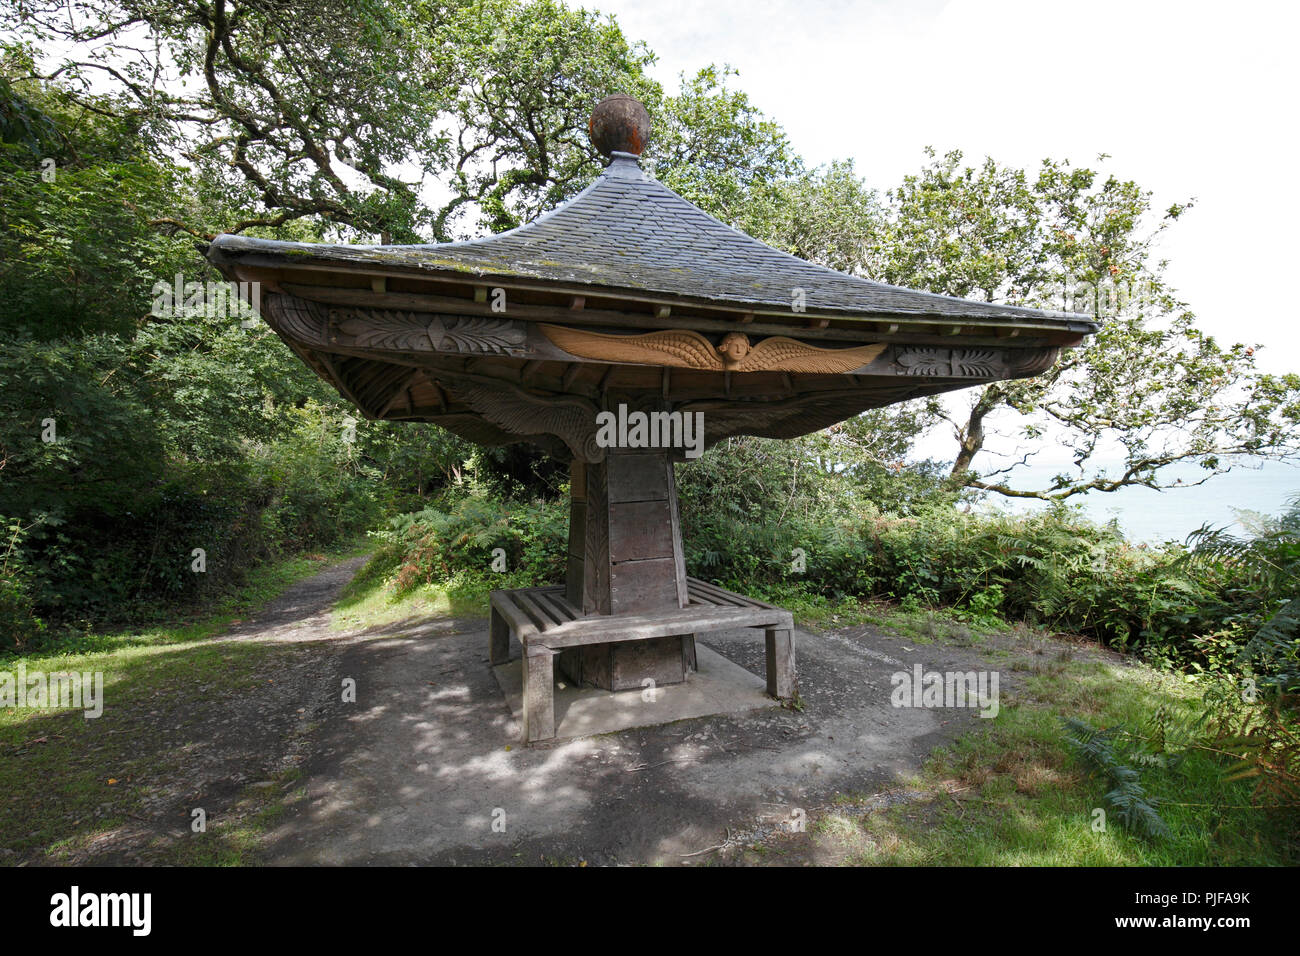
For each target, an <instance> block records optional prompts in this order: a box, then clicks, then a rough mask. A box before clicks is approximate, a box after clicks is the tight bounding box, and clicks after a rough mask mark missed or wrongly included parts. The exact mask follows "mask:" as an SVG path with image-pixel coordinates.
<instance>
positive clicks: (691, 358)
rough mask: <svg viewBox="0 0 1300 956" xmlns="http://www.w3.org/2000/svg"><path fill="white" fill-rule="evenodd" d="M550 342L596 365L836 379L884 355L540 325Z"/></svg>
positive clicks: (735, 338) (868, 348) (675, 332)
mask: <svg viewBox="0 0 1300 956" xmlns="http://www.w3.org/2000/svg"><path fill="white" fill-rule="evenodd" d="M540 328H541V330H542V333H543V334H544V335H545V336H546V337H547V338H548V339H550V340H551V342H552V343H553V344H554V345H556V346H558V347H559V348H562V349H564V351H566V352H568V353H569V354H570V355H574V356H577V357H579V358H586V359H595V360H597V361H602V362H618V363H626V364H633V365H666V366H670V367H673V368H693V369H703V370H706V371H717V372H722V371H732V372H766V371H781V372H804V373H809V374H825V375H838V374H842V373H844V372H851V371H852V370H853V369H856V368H861V367H862V366H864V365H866V364H868V363H869V362H871V361H872V360H874V359H875V358H876V356H878V355H879V354H880V353H881V352H883V351H884V350H885V346H884V345H859V346H857V347H855V348H847V349H823V348H818V347H817V346H814V345H806V344H804V343H803V342H797V341H795V340H794V339H788V338H785V337H783V336H772V337H770V338H766V339H763V340H762V341H760V342H758V343H757V344H751V343H750V341H749V337H748V336H747V335H745V334H744V333H742V332H729V333H727V335H725V336H723V338H722V342H721V343H720V344H719V345H716V346H715V345H713V344H712V343H711V342H710V341H709V340H708V339H706V338H705V337H704V336H703V335H701V334H700V333H699V332H695V331H692V330H690V329H668V330H664V331H660V332H647V333H645V334H643V335H607V334H605V333H602V332H590V331H588V330H586V329H573V328H568V327H566V326H561V325H546V324H542V325H541V326H540Z"/></svg>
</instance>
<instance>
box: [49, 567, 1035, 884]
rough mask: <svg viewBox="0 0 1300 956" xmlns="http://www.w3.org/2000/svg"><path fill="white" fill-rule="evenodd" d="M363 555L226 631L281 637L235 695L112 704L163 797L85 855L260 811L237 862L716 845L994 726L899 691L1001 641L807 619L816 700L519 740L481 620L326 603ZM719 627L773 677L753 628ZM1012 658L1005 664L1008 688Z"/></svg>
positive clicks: (161, 849) (743, 659) (218, 843)
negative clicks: (935, 637) (361, 610)
mask: <svg viewBox="0 0 1300 956" xmlns="http://www.w3.org/2000/svg"><path fill="white" fill-rule="evenodd" d="M361 561H362V559H355V560H353V561H349V562H345V563H343V564H340V565H336V566H334V567H332V568H330V569H328V570H326V571H324V572H322V573H321V574H319V575H317V576H315V577H313V578H311V579H309V580H305V581H302V582H300V583H299V584H297V585H295V586H293V587H292V588H291V589H290V590H289V591H288V592H287V593H285V594H284V595H283V596H282V597H281V598H279V599H278V600H276V601H274V602H272V603H271V604H270V605H269V606H267V607H266V608H265V609H264V610H263V611H262V612H261V613H259V614H257V615H255V616H253V617H251V618H250V619H248V620H247V621H244V622H242V623H241V624H239V625H238V626H236V627H235V628H233V629H232V630H231V631H229V632H228V633H227V634H225V635H223V636H222V637H220V638H217V639H216V642H217V643H219V644H222V645H223V646H224V647H228V648H230V649H231V651H232V653H233V651H234V650H235V649H238V648H239V647H241V646H243V645H246V644H248V643H249V642H252V643H254V644H256V645H259V646H260V647H261V648H266V649H268V653H267V654H266V656H265V659H264V660H263V661H260V663H259V668H260V670H259V673H258V674H257V676H256V679H255V680H254V681H252V682H251V683H250V682H246V684H245V689H244V690H243V691H241V692H240V693H237V694H228V693H222V692H221V688H220V687H215V688H209V690H210V691H211V693H210V694H208V695H207V696H201V697H199V698H198V699H195V700H191V701H187V702H185V703H184V704H183V705H182V706H181V708H180V709H179V710H175V709H172V710H168V711H166V712H155V713H152V714H147V713H134V714H130V715H121V714H119V715H118V716H117V718H116V719H117V720H118V722H119V725H118V726H117V727H116V728H115V732H133V733H135V734H137V735H138V738H137V739H138V740H139V746H140V747H145V748H152V749H154V750H156V752H157V759H156V760H151V761H150V763H151V764H153V765H155V767H156V770H155V771H154V772H153V774H152V777H150V776H149V775H148V774H146V775H145V776H146V779H142V780H139V781H137V784H138V786H140V788H141V790H142V792H144V793H146V794H148V798H147V799H146V800H145V802H144V804H143V806H142V808H141V809H140V811H139V812H137V813H135V814H134V815H133V817H132V819H131V821H130V822H129V823H128V824H127V825H125V826H123V827H120V828H118V829H116V830H115V831H113V832H112V833H111V834H107V835H105V836H104V837H103V838H101V839H100V840H98V841H96V843H94V844H92V845H90V846H88V847H86V848H84V850H82V851H79V852H78V853H76V854H75V856H74V857H73V858H72V860H71V862H100V863H132V862H146V863H147V862H155V861H158V860H165V859H178V860H179V861H180V862H191V861H193V862H209V861H212V860H213V859H220V858H221V857H222V852H223V850H229V851H230V852H235V850H236V849H237V848H236V847H235V846H234V845H233V844H234V842H235V841H237V840H238V839H239V837H238V833H239V831H240V828H241V825H242V824H243V823H245V822H248V821H252V820H254V819H257V820H259V821H260V822H259V823H258V825H257V826H256V827H253V828H251V829H252V830H253V832H254V834H255V836H254V837H252V839H253V840H254V843H255V845H254V846H252V847H249V848H246V852H244V853H242V855H240V856H239V857H238V859H239V860H240V861H243V862H266V863H271V864H341V865H352V864H374V863H382V864H431V863H461V864H468V863H512V862H513V863H530V864H532V863H542V862H552V863H569V862H579V861H586V862H588V863H590V864H593V865H596V864H609V863H656V862H657V863H692V862H707V861H708V860H709V852H710V848H713V847H717V846H718V845H719V844H721V843H724V842H727V841H728V838H729V837H733V836H734V835H735V834H737V833H742V832H743V833H746V834H747V835H748V836H747V839H749V838H753V839H761V838H762V837H763V835H764V834H765V833H771V832H773V831H774V830H776V829H778V828H781V827H783V826H784V825H786V824H787V823H788V821H790V820H792V819H797V817H798V815H799V814H800V812H803V813H810V812H811V811H812V810H813V808H816V807H819V806H824V805H826V804H827V803H828V802H829V801H830V800H831V799H832V798H833V797H834V796H835V795H836V794H855V795H863V794H872V793H878V792H880V791H882V790H886V789H888V788H890V787H895V786H897V781H898V779H899V777H900V776H902V775H905V774H908V773H910V772H913V771H915V770H917V769H918V768H919V767H920V765H921V763H922V762H923V760H924V758H925V757H926V756H927V755H928V754H929V753H930V752H931V751H932V749H933V748H934V747H935V746H937V745H940V744H942V743H945V742H947V741H949V740H951V739H952V738H953V737H955V736H956V735H958V734H959V733H961V732H963V731H965V730H967V729H969V728H971V727H973V726H975V725H976V724H977V723H978V722H979V721H978V718H977V717H976V716H975V711H974V710H971V709H953V708H946V709H945V708H938V709H931V708H895V707H893V706H891V704H890V694H891V690H892V685H891V675H893V674H895V673H897V672H899V671H904V670H907V671H910V670H911V668H912V667H913V665H914V664H917V663H920V664H922V665H923V666H924V668H925V669H927V670H939V671H945V670H969V669H972V668H987V667H989V666H990V659H989V657H988V654H989V652H990V650H991V648H989V647H981V648H969V647H952V646H944V645H941V644H938V643H934V644H928V645H925V646H915V645H913V644H911V643H909V641H908V639H906V638H903V637H899V636H897V635H892V634H887V633H884V632H881V631H879V630H878V629H875V628H870V627H866V628H856V629H849V630H842V631H832V632H828V633H823V634H811V633H805V632H799V634H798V641H799V666H800V681H801V689H802V694H803V701H804V709H803V710H802V711H794V710H787V709H780V708H773V709H768V710H760V711H754V712H750V713H748V714H741V715H735V716H719V717H709V718H700V719H693V720H686V721H679V722H677V723H672V724H666V725H659V726H652V727H648V728H645V729H641V730H631V731H625V732H622V733H618V734H610V735H605V736H600V737H592V738H586V739H580V740H572V741H564V742H560V743H557V744H555V745H552V746H549V747H539V748H525V747H520V746H519V745H518V743H517V740H518V734H519V727H518V724H517V722H516V721H515V720H514V719H513V718H512V717H511V715H510V711H509V709H508V708H507V706H506V704H505V701H504V699H503V697H502V694H501V692H500V690H499V689H498V687H497V684H496V680H495V678H494V677H493V675H492V672H491V670H490V669H489V666H488V662H487V655H486V645H487V639H486V630H485V624H486V622H485V621H482V620H470V621H457V620H449V619H423V620H416V621H408V622H402V623H399V624H396V625H392V626H387V627H384V628H382V629H377V630H372V631H366V632H354V633H343V632H340V631H334V630H331V628H330V607H331V605H332V603H333V601H334V600H335V599H336V598H337V595H338V593H339V592H340V591H341V589H342V588H343V587H344V585H345V584H346V583H347V581H348V580H349V579H350V578H351V576H352V574H353V573H354V572H355V571H356V569H357V568H358V567H359V566H360V564H361ZM705 643H707V644H708V645H709V646H710V647H711V648H712V649H714V650H716V651H718V652H719V653H721V654H722V655H723V656H724V657H727V658H729V659H731V660H733V661H735V662H736V663H738V664H740V665H741V666H743V667H745V668H747V669H749V670H750V671H752V672H754V673H756V674H762V673H763V647H762V636H761V634H759V633H758V632H750V631H732V632H723V633H719V634H712V635H709V636H708V638H707V640H706V641H705ZM515 653H516V654H518V648H517V647H516V648H515ZM1003 664H1004V667H1005V661H1003ZM1014 676H1015V675H1014V674H1011V673H1008V672H1006V671H1005V669H1004V672H1003V674H1002V687H1001V691H1002V694H1003V695H1006V694H1007V693H1008V692H1014V680H1013V678H1014ZM345 681H352V682H355V688H356V696H355V701H348V700H345V699H344V694H343V688H344V685H345ZM107 719H108V718H107V716H106V718H105V720H107ZM105 729H106V730H107V729H109V728H108V727H107V726H106V727H105ZM195 807H202V808H203V809H204V810H205V812H206V813H207V815H208V818H209V819H210V820H212V821H215V822H217V823H220V824H221V825H220V826H216V827H214V828H213V830H211V831H210V832H209V834H208V835H207V839H208V842H209V844H210V845H209V846H208V848H207V849H206V850H205V852H204V854H202V855H199V856H198V857H193V856H189V857H187V856H185V855H184V853H183V852H181V851H178V847H180V848H183V847H184V846H185V845H186V843H187V841H189V838H190V825H189V824H190V819H191V816H192V812H193V808H195ZM245 829H248V828H245ZM214 833H215V834H217V835H215V836H214ZM222 841H225V842H226V843H229V844H231V845H230V846H224V847H223V845H222ZM189 842H193V841H189ZM213 844H215V845H213ZM701 851H705V852H704V853H701ZM178 853H179V854H180V855H179V856H178Z"/></svg>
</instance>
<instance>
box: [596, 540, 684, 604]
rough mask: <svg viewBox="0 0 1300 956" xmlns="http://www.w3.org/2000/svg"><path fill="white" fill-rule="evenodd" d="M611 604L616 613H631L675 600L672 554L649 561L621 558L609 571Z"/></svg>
mask: <svg viewBox="0 0 1300 956" xmlns="http://www.w3.org/2000/svg"><path fill="white" fill-rule="evenodd" d="M609 592H610V606H611V607H613V608H614V613H615V614H634V613H637V612H640V611H654V610H658V609H660V608H665V607H679V606H680V605H678V603H677V567H676V564H675V562H674V561H673V559H672V555H671V554H669V555H668V556H667V557H663V558H655V559H653V560H649V561H624V562H622V563H620V564H615V565H613V566H611V568H610V572H609Z"/></svg>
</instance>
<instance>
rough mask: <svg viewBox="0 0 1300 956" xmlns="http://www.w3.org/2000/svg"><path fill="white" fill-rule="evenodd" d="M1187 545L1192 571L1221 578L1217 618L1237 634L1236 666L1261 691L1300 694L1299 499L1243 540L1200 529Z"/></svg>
mask: <svg viewBox="0 0 1300 956" xmlns="http://www.w3.org/2000/svg"><path fill="white" fill-rule="evenodd" d="M1189 543H1191V544H1192V545H1193V550H1192V553H1191V555H1190V563H1191V564H1192V565H1193V566H1194V567H1196V568H1197V569H1198V570H1199V571H1201V572H1202V573H1220V574H1223V575H1224V576H1225V578H1226V581H1225V585H1224V587H1223V588H1222V590H1221V595H1222V597H1221V603H1220V608H1219V613H1220V615H1221V616H1222V617H1223V619H1224V621H1225V623H1227V624H1228V625H1229V626H1230V627H1231V628H1232V630H1233V632H1234V633H1235V634H1238V635H1241V638H1240V639H1241V644H1240V651H1239V654H1238V659H1237V663H1238V664H1239V665H1241V666H1243V667H1246V668H1248V669H1249V670H1250V671H1252V672H1254V673H1257V674H1260V675H1261V679H1262V681H1263V683H1264V685H1265V686H1266V687H1270V688H1273V689H1275V690H1277V691H1279V692H1281V693H1283V694H1296V693H1300V496H1297V497H1295V498H1293V499H1292V500H1291V502H1290V507H1289V508H1288V510H1287V511H1286V512H1285V513H1284V514H1282V515H1281V516H1279V517H1277V518H1273V519H1267V518H1266V519H1262V520H1260V521H1258V522H1257V524H1256V528H1255V533H1254V534H1253V535H1250V536H1249V537H1237V536H1234V535H1231V534H1228V533H1227V532H1226V531H1225V530H1223V529H1212V528H1209V527H1202V528H1201V529H1200V530H1198V531H1197V532H1195V533H1194V534H1193V535H1192V536H1191V538H1190V539H1189Z"/></svg>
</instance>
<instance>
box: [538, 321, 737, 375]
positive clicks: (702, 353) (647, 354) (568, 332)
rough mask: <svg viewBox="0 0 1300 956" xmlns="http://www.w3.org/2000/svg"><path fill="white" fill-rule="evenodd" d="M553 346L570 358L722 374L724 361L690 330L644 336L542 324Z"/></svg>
mask: <svg viewBox="0 0 1300 956" xmlns="http://www.w3.org/2000/svg"><path fill="white" fill-rule="evenodd" d="M539 328H541V330H542V333H543V334H544V335H545V336H546V337H547V338H548V339H550V340H551V342H552V343H554V344H555V345H557V346H559V347H560V348H562V349H564V351H566V352H568V353H569V354H570V355H576V356H578V357H580V358H589V359H598V360H600V361H604V362H620V363H624V364H629V365H668V366H672V367H674V368H698V369H707V370H712V371H718V372H720V371H722V359H720V358H719V357H718V351H717V349H715V348H714V347H713V346H712V345H711V344H709V340H708V339H706V338H705V337H704V336H702V335H700V333H698V332H692V331H691V330H689V329H667V330H665V331H662V332H647V333H645V334H644V335H606V334H604V333H602V332H588V331H586V330H585V329H571V328H568V327H567V326H562V325H540V326H539Z"/></svg>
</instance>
